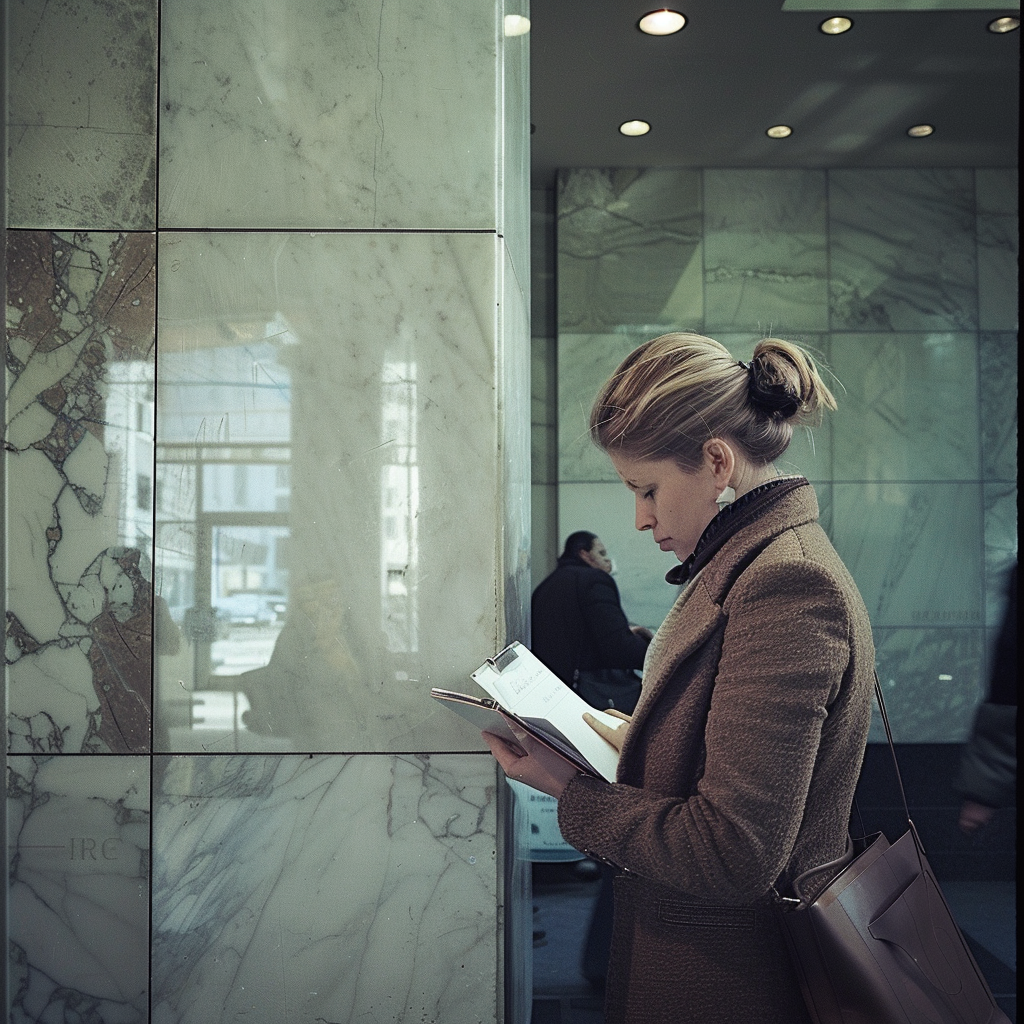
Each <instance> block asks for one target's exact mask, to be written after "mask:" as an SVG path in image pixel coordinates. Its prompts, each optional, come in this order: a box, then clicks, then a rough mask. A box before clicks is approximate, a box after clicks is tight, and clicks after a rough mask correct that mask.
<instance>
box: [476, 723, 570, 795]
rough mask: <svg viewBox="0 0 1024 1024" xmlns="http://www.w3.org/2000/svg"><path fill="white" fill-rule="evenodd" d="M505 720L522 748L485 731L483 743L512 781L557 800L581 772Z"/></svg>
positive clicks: (515, 724) (516, 725) (516, 724)
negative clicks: (516, 747) (517, 748)
mask: <svg viewBox="0 0 1024 1024" xmlns="http://www.w3.org/2000/svg"><path fill="white" fill-rule="evenodd" d="M505 721H506V722H507V723H508V726H509V728H510V729H511V730H512V732H513V735H514V736H515V738H516V740H517V741H518V742H519V744H520V747H521V748H522V749H520V750H516V749H515V748H514V747H512V745H511V744H509V743H508V742H506V741H505V740H503V739H502V738H501V737H500V736H495V735H494V733H490V732H485V733H484V734H483V737H484V741H485V742H486V743H487V746H489V747H490V748H491V753H492V754H493V755H494V757H495V759H496V760H497V762H498V764H500V765H501V767H502V770H503V771H504V772H505V774H506V775H507V776H508V777H509V778H510V779H515V781H516V782H523V783H525V784H526V785H527V786H530V787H532V788H533V789H536V790H539V791H540V792H541V793H547V795H548V796H553V797H554V798H555V799H556V800H557V799H558V798H559V797H560V796H561V795H562V790H563V789H565V787H566V786H567V785H568V784H569V782H570V781H571V780H572V779H574V778H575V777H576V776H577V775H579V774H580V773H579V772H578V771H577V769H576V768H574V767H573V766H572V765H571V764H569V762H568V761H566V760H565V758H563V757H561V756H560V755H559V754H556V753H555V752H554V751H553V750H551V749H549V748H548V747H546V746H544V744H543V743H539V742H538V741H537V740H535V739H534V738H533V737H532V736H531V735H530V734H529V733H527V732H524V731H523V730H522V729H521V728H520V727H519V725H518V723H516V722H514V721H513V720H512V719H510V718H506V719H505ZM524 750H525V751H526V753H525V754H524V753H523V751H524Z"/></svg>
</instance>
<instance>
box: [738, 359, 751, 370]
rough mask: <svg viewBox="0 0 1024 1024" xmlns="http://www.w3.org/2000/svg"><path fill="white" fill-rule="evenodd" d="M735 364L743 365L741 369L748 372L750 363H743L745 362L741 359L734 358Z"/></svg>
mask: <svg viewBox="0 0 1024 1024" xmlns="http://www.w3.org/2000/svg"><path fill="white" fill-rule="evenodd" d="M736 365H737V366H741V367H743V369H744V370H746V371H747V373H750V367H751V365H752V364H751V363H745V362H743V360H742V359H737V360H736Z"/></svg>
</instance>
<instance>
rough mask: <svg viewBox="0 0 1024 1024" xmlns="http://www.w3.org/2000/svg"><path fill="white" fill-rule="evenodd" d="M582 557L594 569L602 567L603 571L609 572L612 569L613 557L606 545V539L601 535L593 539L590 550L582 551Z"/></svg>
mask: <svg viewBox="0 0 1024 1024" xmlns="http://www.w3.org/2000/svg"><path fill="white" fill-rule="evenodd" d="M580 558H582V559H583V561H584V562H586V563H587V565H589V566H591V567H592V568H594V569H600V570H601V571H602V572H608V573H610V572H611V571H612V560H611V557H610V556H609V554H608V549H607V548H606V547H605V546H604V541H602V540H601V538H600V537H595V538H594V539H593V541H591V544H590V550H589V551H581V552H580Z"/></svg>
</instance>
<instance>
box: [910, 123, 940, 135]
mask: <svg viewBox="0 0 1024 1024" xmlns="http://www.w3.org/2000/svg"><path fill="white" fill-rule="evenodd" d="M933 131H935V125H931V124H915V125H912V126H911V127H910V128H908V129H907V134H908V135H909V136H910V137H911V138H912V139H926V138H927V137H928V136H929V135H931V133H932V132H933Z"/></svg>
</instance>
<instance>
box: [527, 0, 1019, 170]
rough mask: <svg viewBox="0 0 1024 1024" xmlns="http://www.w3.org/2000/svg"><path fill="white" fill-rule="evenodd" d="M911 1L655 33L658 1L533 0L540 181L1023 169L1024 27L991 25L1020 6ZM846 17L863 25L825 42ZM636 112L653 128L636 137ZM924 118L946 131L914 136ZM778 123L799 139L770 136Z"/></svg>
mask: <svg viewBox="0 0 1024 1024" xmlns="http://www.w3.org/2000/svg"><path fill="white" fill-rule="evenodd" d="M794 2H797V3H801V4H804V5H806V4H808V3H809V2H811V0H789V3H788V5H789V6H791V5H792V4H793V3H794ZM855 2H856V3H857V4H858V5H860V4H862V3H863V2H864V0H855ZM875 2H876V3H877V2H878V0H875ZM914 2H916V3H920V2H921V0H914ZM949 2H950V0H933V3H934V4H935V5H936V6H938V5H939V4H942V3H946V4H948V3H949ZM965 2H970V0H965ZM974 2H975V3H977V0H974ZM910 3H911V0H902V3H901V2H900V0H893V3H891V4H890V5H889V6H897V7H898V6H902V7H903V8H904V10H902V11H892V10H887V11H862V10H856V9H850V8H843V7H838V8H835V9H831V8H830V9H825V8H822V9H821V10H819V11H784V10H782V7H783V0H678V2H677V3H671V4H670V6H672V7H673V8H674V9H676V10H679V11H680V12H681V13H683V14H684V15H686V17H687V19H688V20H687V25H686V27H685V28H684V29H683V30H682V31H681V32H679V33H677V34H676V35H672V36H664V37H653V36H647V35H644V34H643V33H642V32H640V31H639V30H638V29H637V27H636V24H637V22H638V21H639V19H640V17H641V16H642V15H643V14H646V13H647V12H648V11H650V10H652V9H654V8H656V7H657V6H659V5H658V4H651V3H648V2H644V0H639V2H638V0H532V3H531V10H530V20H531V23H532V27H531V30H530V62H531V107H532V114H531V121H532V123H533V135H532V139H531V141H532V167H533V185H534V187H551V186H552V185H553V182H554V177H555V171H556V169H557V168H559V167H654V166H675V167H836V166H841V167H952V166H956V167H1015V166H1017V146H1018V142H1017V132H1018V121H1019V94H1018V90H1019V60H1020V35H1021V31H1020V30H1017V31H1015V32H1010V33H1008V34H1004V35H996V34H994V33H992V32H989V31H987V29H986V25H987V24H988V23H989V22H990V21H991V20H992V19H993V18H995V17H998V16H1000V15H1018V14H1019V9H1018V8H1013V7H1009V8H991V9H987V10H913V11H910V10H906V8H907V7H908V6H910ZM833 15H846V16H847V17H849V18H851V19H852V20H853V22H854V25H853V28H852V29H851V30H850V31H849V32H846V33H845V34H843V35H839V36H828V35H825V34H824V33H822V32H820V31H819V30H818V25H819V24H820V23H821V22H822V21H823V20H824V19H825V18H827V17H831V16H833ZM634 118H641V119H643V120H645V121H649V122H650V124H651V131H650V132H649V133H648V134H647V135H645V136H641V137H639V138H627V137H625V136H623V135H620V134H619V131H618V126H619V125H620V124H621V123H622V122H624V121H628V120H631V119H634ZM922 122H926V123H930V124H933V125H934V126H935V132H934V134H933V135H931V136H929V137H927V138H921V139H915V138H910V137H908V136H907V134H906V130H907V128H908V127H910V126H911V125H915V124H919V123H922ZM777 124H788V125H790V126H791V127H792V129H793V134H792V135H791V136H790V137H789V138H787V139H770V138H768V137H767V136H766V135H765V130H766V129H767V128H769V127H770V126H772V125H777Z"/></svg>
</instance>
